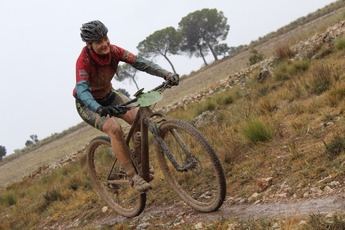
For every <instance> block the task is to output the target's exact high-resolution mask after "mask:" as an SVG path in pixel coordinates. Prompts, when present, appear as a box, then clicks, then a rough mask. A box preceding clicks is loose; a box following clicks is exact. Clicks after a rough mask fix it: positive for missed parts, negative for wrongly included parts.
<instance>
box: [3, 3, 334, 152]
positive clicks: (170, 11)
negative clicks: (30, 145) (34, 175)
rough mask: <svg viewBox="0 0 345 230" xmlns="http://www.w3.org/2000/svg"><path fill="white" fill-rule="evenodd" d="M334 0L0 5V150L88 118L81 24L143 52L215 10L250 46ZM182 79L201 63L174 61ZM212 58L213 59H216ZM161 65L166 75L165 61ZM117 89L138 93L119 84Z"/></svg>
mask: <svg viewBox="0 0 345 230" xmlns="http://www.w3.org/2000/svg"><path fill="white" fill-rule="evenodd" d="M331 2H334V1H331V0H261V1H260V0H255V1H254V0H170V1H166V0H146V1H144V0H126V1H123V0H121V1H119V0H112V1H103V0H97V1H95V0H93V1H90V0H58V1H47V0H0V41H1V47H0V49H1V51H0V79H1V84H0V87H1V91H0V95H1V96H0V122H1V126H0V145H3V146H5V147H6V149H7V154H11V153H12V152H13V150H14V149H20V148H23V147H24V145H25V141H26V140H28V139H29V136H30V135H31V134H37V135H38V138H39V139H43V138H45V137H47V136H49V135H51V134H52V133H55V132H61V131H63V130H65V129H67V128H69V127H71V126H73V125H76V124H78V123H80V122H81V121H82V120H81V118H80V117H79V116H78V114H77V112H76V110H75V106H74V99H73V97H72V89H73V87H74V85H75V62H76V59H77V57H78V55H79V54H80V51H81V49H82V47H83V46H84V43H83V42H82V41H81V39H80V35H79V29H80V26H81V24H82V23H85V22H88V21H90V20H95V19H98V20H101V21H103V23H104V24H105V25H106V26H107V27H108V29H109V33H108V36H109V38H110V40H111V42H112V43H113V44H116V45H118V46H121V47H123V48H125V49H127V50H129V51H131V52H133V53H137V50H136V46H137V45H138V43H139V42H140V41H142V40H144V39H145V38H146V37H147V36H148V35H150V34H151V33H153V32H155V31H157V30H160V29H163V28H165V27H168V26H174V27H175V28H177V26H178V23H179V21H180V20H181V18H182V17H184V16H186V15H187V14H188V13H191V12H193V11H195V10H200V9H203V8H216V9H218V10H221V11H223V13H224V16H225V17H227V18H228V24H229V25H230V32H229V35H228V38H227V40H226V42H227V43H228V45H229V46H238V45H242V44H248V43H249V42H250V41H252V40H256V39H257V38H258V37H259V36H263V35H265V34H267V33H269V32H272V31H274V30H276V29H278V28H280V27H282V26H284V25H286V24H288V23H290V22H291V21H293V20H295V19H297V18H299V17H301V16H305V15H307V14H308V13H311V12H313V11H315V10H317V9H319V8H322V7H323V6H325V5H327V4H329V3H331ZM172 60H173V63H174V65H175V68H176V70H177V72H178V73H180V74H181V75H182V74H187V73H190V72H191V71H192V70H196V69H198V68H200V67H201V66H202V64H203V61H202V59H201V58H199V59H197V58H192V59H190V58H188V57H184V56H180V57H172ZM208 60H209V61H210V60H212V57H211V56H210V57H209V58H208ZM156 61H157V62H158V63H159V64H160V65H161V66H162V67H165V68H166V69H168V70H170V66H169V65H168V63H166V62H165V61H164V60H163V59H159V58H158V59H156ZM138 77H139V79H138V82H139V86H140V87H144V88H145V89H150V88H152V87H154V86H155V85H157V84H158V83H159V82H160V79H159V78H156V77H154V76H150V75H147V74H140V75H138ZM113 84H114V87H115V88H126V89H127V91H129V92H130V93H131V94H132V93H133V92H135V87H134V85H133V84H130V83H129V82H123V83H117V82H113Z"/></svg>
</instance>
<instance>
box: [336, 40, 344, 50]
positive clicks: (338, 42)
mask: <svg viewBox="0 0 345 230" xmlns="http://www.w3.org/2000/svg"><path fill="white" fill-rule="evenodd" d="M335 48H337V50H343V49H345V38H344V37H342V38H337V39H336V40H335Z"/></svg>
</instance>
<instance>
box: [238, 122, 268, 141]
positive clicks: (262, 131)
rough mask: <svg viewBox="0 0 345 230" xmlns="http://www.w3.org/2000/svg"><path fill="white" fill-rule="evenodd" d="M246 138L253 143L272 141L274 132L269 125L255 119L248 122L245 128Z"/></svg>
mask: <svg viewBox="0 0 345 230" xmlns="http://www.w3.org/2000/svg"><path fill="white" fill-rule="evenodd" d="M243 134H244V136H245V137H246V138H247V139H249V140H250V141H251V142H253V143H257V142H265V141H269V140H271V139H272V136H273V131H272V128H271V127H270V126H269V125H268V124H264V123H263V122H261V121H259V120H257V119H253V120H250V121H248V122H247V124H246V125H245V127H244V128H243Z"/></svg>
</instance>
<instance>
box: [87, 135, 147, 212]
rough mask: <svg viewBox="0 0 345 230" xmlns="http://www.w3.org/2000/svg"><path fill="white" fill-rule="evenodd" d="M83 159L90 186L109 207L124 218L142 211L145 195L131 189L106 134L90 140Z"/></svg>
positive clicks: (129, 182)
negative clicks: (84, 159)
mask: <svg viewBox="0 0 345 230" xmlns="http://www.w3.org/2000/svg"><path fill="white" fill-rule="evenodd" d="M87 162H88V171H89V175H90V178H91V182H92V185H93V188H94V190H95V191H96V192H97V194H98V195H99V196H100V197H101V198H102V199H103V200H104V201H105V202H106V203H107V204H108V205H109V207H111V208H112V209H114V210H115V211H116V212H118V213H119V214H120V215H123V216H126V217H134V216H137V215H139V214H140V213H141V212H142V211H143V210H144V207H145V203H146V194H145V193H142V194H139V193H138V192H137V191H136V190H134V189H133V188H132V186H131V181H130V179H129V178H128V176H127V174H126V172H125V171H124V170H123V168H122V167H121V166H120V165H119V162H118V160H117V159H116V157H115V155H114V153H113V152H112V150H111V145H110V139H109V138H108V137H104V136H100V137H96V138H94V139H93V140H92V141H91V142H90V144H89V146H88V148H87Z"/></svg>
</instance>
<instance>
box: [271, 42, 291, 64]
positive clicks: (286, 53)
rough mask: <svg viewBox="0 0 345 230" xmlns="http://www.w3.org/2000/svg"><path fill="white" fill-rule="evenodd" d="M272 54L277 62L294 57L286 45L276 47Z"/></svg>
mask: <svg viewBox="0 0 345 230" xmlns="http://www.w3.org/2000/svg"><path fill="white" fill-rule="evenodd" d="M274 54H275V56H276V57H277V58H278V60H283V59H288V58H292V57H293V56H294V55H295V53H294V52H293V51H292V50H291V49H290V47H289V46H288V45H286V44H283V45H279V46H277V47H276V48H275V50H274Z"/></svg>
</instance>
